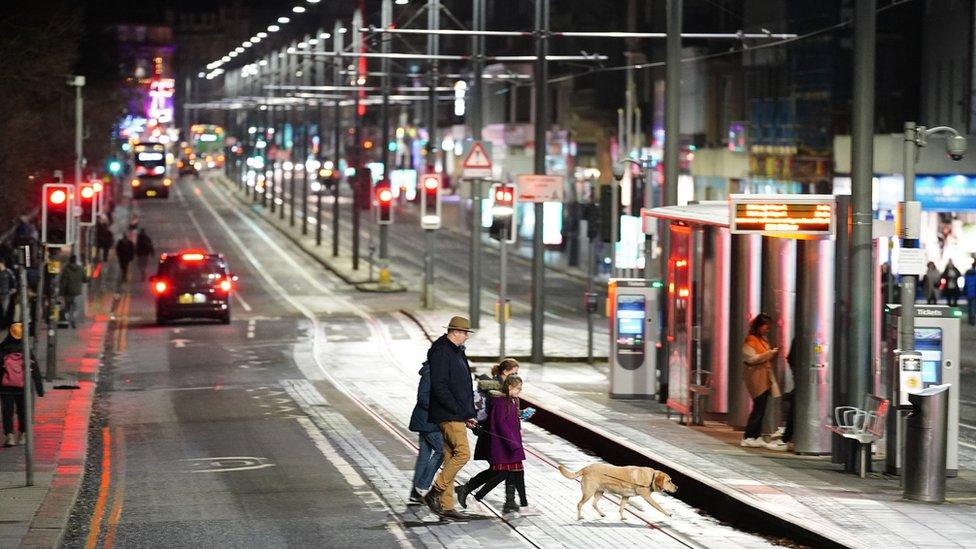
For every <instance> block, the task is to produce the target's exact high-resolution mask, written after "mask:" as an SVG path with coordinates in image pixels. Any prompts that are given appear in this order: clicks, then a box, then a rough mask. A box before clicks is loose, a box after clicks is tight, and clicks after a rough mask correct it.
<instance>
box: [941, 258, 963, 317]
mask: <svg viewBox="0 0 976 549" xmlns="http://www.w3.org/2000/svg"><path fill="white" fill-rule="evenodd" d="M960 276H962V273H960V272H959V269H957V268H956V266H955V265H954V264H953V263H952V260H951V259H950V260H949V262H948V263H946V266H945V269H944V270H943V271H942V276H941V277H940V278H941V280H942V292H943V293H944V294H945V297H946V303H947V304H948V305H949V306H950V307H957V306H959V294H960V291H959V277H960Z"/></svg>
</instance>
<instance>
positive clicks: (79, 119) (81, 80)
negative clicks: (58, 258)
mask: <svg viewBox="0 0 976 549" xmlns="http://www.w3.org/2000/svg"><path fill="white" fill-rule="evenodd" d="M72 85H73V86H74V87H75V196H78V192H79V190H80V189H81V162H82V157H83V155H84V151H83V150H82V143H81V141H82V137H83V134H84V132H85V128H84V125H85V124H84V110H85V106H84V99H83V98H82V95H81V88H83V87H84V86H85V77H84V76H75V77H74V80H73V84H72ZM68 215H74V212H68ZM80 240H81V223H75V234H74V243H73V244H72V245H71V253H73V254H75V255H79V254H78V252H79V250H80V249H81V243H80ZM83 261H85V262H86V264H87V259H84V260H83Z"/></svg>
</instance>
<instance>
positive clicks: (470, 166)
mask: <svg viewBox="0 0 976 549" xmlns="http://www.w3.org/2000/svg"><path fill="white" fill-rule="evenodd" d="M487 145H491V143H487ZM489 151H490V147H489V148H485V144H483V143H482V142H481V141H473V142H472V143H471V146H470V147H469V148H468V150H467V151H466V152H465V154H464V155H463V156H464V160H463V161H462V163H461V178H462V179H468V180H470V181H471V251H470V254H471V255H470V256H469V258H468V317H469V318H470V319H471V327H473V328H478V327H479V325H480V324H481V276H480V274H479V273H481V198H482V182H483V179H485V178H488V177H491V171H492V169H491V168H492V163H491V153H490V152H489Z"/></svg>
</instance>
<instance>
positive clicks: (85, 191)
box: [81, 185, 95, 199]
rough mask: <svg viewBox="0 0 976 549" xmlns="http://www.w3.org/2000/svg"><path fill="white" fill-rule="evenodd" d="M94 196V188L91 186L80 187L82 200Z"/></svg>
mask: <svg viewBox="0 0 976 549" xmlns="http://www.w3.org/2000/svg"><path fill="white" fill-rule="evenodd" d="M94 196H95V188H94V187H92V186H91V185H82V186H81V197H82V198H84V199H91V198H93V197H94Z"/></svg>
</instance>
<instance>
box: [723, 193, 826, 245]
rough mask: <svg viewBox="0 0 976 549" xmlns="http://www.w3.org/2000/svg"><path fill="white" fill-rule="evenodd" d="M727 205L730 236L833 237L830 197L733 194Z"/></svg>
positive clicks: (816, 195) (815, 195)
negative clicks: (728, 208)
mask: <svg viewBox="0 0 976 549" xmlns="http://www.w3.org/2000/svg"><path fill="white" fill-rule="evenodd" d="M729 205H730V212H729V213H730V220H729V227H730V229H731V231H732V234H763V235H766V236H785V237H801V238H802V237H818V236H820V237H830V236H833V234H834V219H835V213H834V212H835V203H834V197H833V195H819V194H802V195H797V194H768V195H755V194H733V195H731V196H730V197H729Z"/></svg>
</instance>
